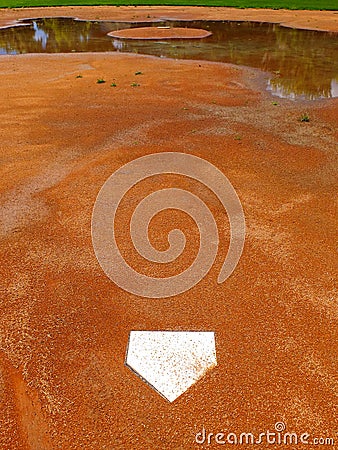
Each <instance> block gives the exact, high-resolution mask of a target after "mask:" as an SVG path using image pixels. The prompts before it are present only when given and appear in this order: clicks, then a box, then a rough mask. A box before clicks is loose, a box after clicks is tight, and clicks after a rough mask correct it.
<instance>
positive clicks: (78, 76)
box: [75, 74, 83, 78]
mask: <svg viewBox="0 0 338 450" xmlns="http://www.w3.org/2000/svg"><path fill="white" fill-rule="evenodd" d="M75 78H83V76H82V75H80V74H79V75H76V77H75Z"/></svg>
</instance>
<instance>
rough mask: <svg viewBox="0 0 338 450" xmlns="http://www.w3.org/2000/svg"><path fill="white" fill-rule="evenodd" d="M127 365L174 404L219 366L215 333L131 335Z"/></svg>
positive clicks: (146, 332) (175, 332)
mask: <svg viewBox="0 0 338 450" xmlns="http://www.w3.org/2000/svg"><path fill="white" fill-rule="evenodd" d="M126 365H127V366H128V367H129V368H130V369H131V370H133V371H134V372H135V373H136V374H137V375H139V376H140V377H141V378H142V379H143V380H144V381H146V382H147V383H148V384H150V386H151V387H153V388H154V389H155V390H156V391H157V392H158V393H159V394H161V395H162V396H163V397H165V398H166V399H167V400H169V401H170V402H173V401H174V400H175V399H176V398H177V397H179V396H180V395H181V394H183V392H185V391H186V390H187V389H188V388H189V387H190V386H192V385H193V384H194V383H196V381H198V380H199V379H200V378H202V377H203V375H204V374H205V373H206V372H207V371H208V370H210V369H212V368H213V367H215V366H216V365H217V360H216V346H215V333H214V332H211V331H131V332H130V335H129V345H128V350H127V357H126Z"/></svg>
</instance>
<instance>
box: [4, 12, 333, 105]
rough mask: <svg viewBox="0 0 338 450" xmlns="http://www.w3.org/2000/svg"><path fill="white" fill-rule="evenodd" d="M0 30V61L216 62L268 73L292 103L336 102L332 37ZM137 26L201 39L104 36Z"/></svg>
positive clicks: (229, 31)
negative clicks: (106, 55) (103, 56)
mask: <svg viewBox="0 0 338 450" xmlns="http://www.w3.org/2000/svg"><path fill="white" fill-rule="evenodd" d="M22 23H25V24H26V25H25V26H20V27H12V28H5V29H0V55H1V54H11V55H13V54H21V53H62V52H65V53H68V52H108V51H120V52H133V53H140V54H147V55H154V56H158V57H166V58H177V59H198V60H207V61H220V62H226V63H231V64H237V65H243V66H249V67H253V68H258V69H262V70H264V71H267V72H269V73H270V74H271V75H270V78H269V80H268V84H267V89H268V90H269V91H271V93H272V94H273V95H276V96H279V97H288V98H293V99H299V98H301V99H303V98H304V99H318V98H329V97H337V96H338V33H328V32H319V31H308V30H296V29H291V28H285V27H281V26H279V25H276V24H267V23H254V22H231V21H230V22H229V21H226V22H224V21H158V22H154V23H151V24H149V23H148V22H147V23H144V22H139V23H123V22H106V21H105V22H90V21H79V20H74V19H68V18H67V19H66V18H47V19H36V20H26V21H23V22H22ZM141 26H154V27H157V26H170V27H189V28H203V29H206V30H208V31H211V32H212V36H210V37H208V38H204V39H193V40H190V39H175V40H162V41H161V40H159V41H153V40H151V41H146V40H120V39H115V38H111V37H109V36H107V33H108V32H109V31H114V30H120V29H123V28H133V27H141Z"/></svg>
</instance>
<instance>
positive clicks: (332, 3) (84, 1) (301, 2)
mask: <svg viewBox="0 0 338 450" xmlns="http://www.w3.org/2000/svg"><path fill="white" fill-rule="evenodd" d="M68 5H72V6H76V5H92V6H96V5H117V6H120V5H134V6H136V5H167V6H179V5H181V6H182V5H183V6H235V7H237V8H274V9H281V8H286V9H317V10H319V9H327V10H337V0H0V8H18V7H31V6H68Z"/></svg>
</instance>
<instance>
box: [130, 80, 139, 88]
mask: <svg viewBox="0 0 338 450" xmlns="http://www.w3.org/2000/svg"><path fill="white" fill-rule="evenodd" d="M130 86H131V87H137V86H139V84H138V83H136V82H135V81H134V82H133V83H131V85H130Z"/></svg>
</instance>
